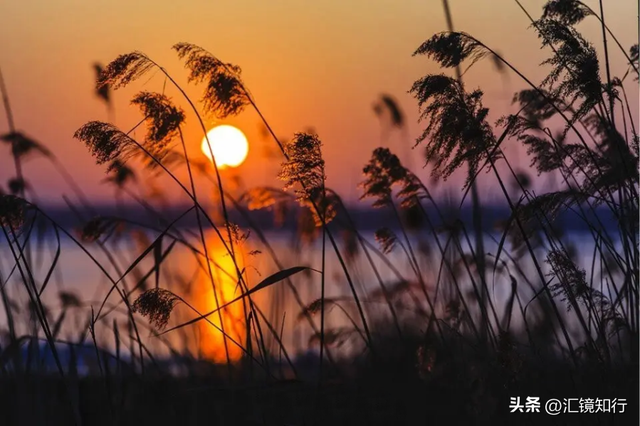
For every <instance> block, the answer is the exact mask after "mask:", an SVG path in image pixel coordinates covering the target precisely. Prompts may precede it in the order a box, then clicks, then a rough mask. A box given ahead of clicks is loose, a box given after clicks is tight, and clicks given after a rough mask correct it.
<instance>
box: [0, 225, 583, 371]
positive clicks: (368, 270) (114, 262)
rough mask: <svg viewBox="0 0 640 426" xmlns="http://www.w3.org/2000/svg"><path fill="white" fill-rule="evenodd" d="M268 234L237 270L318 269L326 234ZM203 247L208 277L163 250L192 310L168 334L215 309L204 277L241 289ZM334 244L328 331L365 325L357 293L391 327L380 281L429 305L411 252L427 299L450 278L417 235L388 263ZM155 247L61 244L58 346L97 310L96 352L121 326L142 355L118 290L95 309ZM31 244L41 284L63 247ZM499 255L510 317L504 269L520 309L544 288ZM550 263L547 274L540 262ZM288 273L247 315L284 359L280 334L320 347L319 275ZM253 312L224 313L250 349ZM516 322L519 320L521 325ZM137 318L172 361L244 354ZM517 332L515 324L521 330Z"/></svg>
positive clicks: (7, 261)
mask: <svg viewBox="0 0 640 426" xmlns="http://www.w3.org/2000/svg"><path fill="white" fill-rule="evenodd" d="M365 237H366V241H367V243H368V244H369V245H370V247H371V248H374V247H375V248H377V247H379V246H378V244H377V243H376V242H375V239H374V237H373V235H372V234H368V235H366V236H365ZM499 238H500V236H499V235H496V236H492V237H487V238H486V240H485V250H486V251H487V252H488V253H492V254H495V253H496V252H497V248H498V245H497V240H498V239H499ZM265 239H266V240H267V241H268V243H269V246H266V245H265V244H263V243H262V242H261V241H260V239H259V238H258V237H257V236H256V235H250V236H249V238H248V239H247V240H246V241H244V242H243V243H241V244H239V245H238V244H237V245H236V247H235V249H236V250H237V254H238V256H237V258H238V267H239V268H240V270H241V271H242V273H243V275H244V277H245V280H246V283H247V285H248V286H249V288H251V287H253V286H255V285H257V284H258V283H259V282H261V281H262V280H264V279H265V278H266V277H268V276H270V275H271V274H273V273H275V272H276V271H279V270H281V269H287V268H292V267H296V266H307V267H310V268H313V269H315V270H320V269H322V256H321V254H322V245H321V239H319V238H318V239H316V240H315V242H314V243H311V244H310V243H304V242H303V241H302V240H301V239H300V238H298V237H296V236H294V235H292V234H290V233H278V232H270V233H266V234H265ZM206 240H207V250H208V254H209V258H210V259H212V261H211V262H210V265H211V271H209V268H208V266H207V265H206V263H205V262H204V257H203V256H196V255H194V253H193V252H192V251H191V250H190V249H189V248H187V247H185V246H184V245H181V244H177V245H176V246H174V247H172V249H171V252H170V254H168V255H167V260H166V261H165V262H163V263H162V265H161V268H160V269H161V273H160V277H159V278H158V279H157V282H158V284H159V286H160V287H161V288H167V289H170V290H171V291H173V292H174V293H176V294H177V295H179V296H180V297H182V298H183V299H184V300H185V301H186V302H187V303H188V304H189V305H191V306H192V307H193V309H192V308H189V307H188V306H187V305H185V304H183V303H179V304H177V306H176V308H175V309H174V311H173V313H172V315H171V319H170V322H169V325H168V328H171V327H172V326H175V325H178V324H181V323H183V322H185V321H187V320H189V319H192V318H194V317H196V316H197V314H196V313H195V312H194V309H195V310H197V311H198V312H200V313H205V312H209V311H211V310H213V309H215V307H216V306H217V304H216V301H215V296H214V291H213V289H212V286H211V280H210V279H209V277H210V276H211V275H213V277H214V283H215V285H216V289H217V296H218V299H219V300H218V303H220V304H223V303H225V302H229V301H231V300H233V299H234V298H236V297H237V296H238V295H240V293H241V290H242V289H241V288H240V287H239V286H238V284H237V280H236V278H235V277H236V272H235V265H234V264H233V261H232V259H231V257H230V256H228V254H227V253H226V250H225V248H224V247H223V246H222V244H221V243H220V242H219V239H218V238H217V237H216V236H215V235H214V234H213V233H209V234H208V235H207V238H206ZM567 240H568V241H569V242H570V243H571V244H573V245H574V246H575V247H578V248H579V252H578V262H579V263H580V266H581V267H583V268H585V269H587V270H589V268H590V263H591V255H592V252H593V241H592V240H590V238H589V236H588V235H584V234H578V233H576V234H572V235H570V236H569V237H568V238H567ZM189 241H191V243H192V244H193V245H194V246H195V247H197V248H198V249H201V247H202V246H201V244H198V242H197V240H195V239H194V238H191V239H190V240H189ZM336 241H337V244H338V246H339V249H340V252H341V254H342V255H343V256H344V258H343V260H344V262H346V264H347V270H348V273H349V275H348V277H347V274H345V272H344V269H343V268H342V266H341V263H340V261H339V259H338V256H337V255H336V253H335V250H334V249H333V247H332V246H331V244H330V243H329V240H328V239H327V242H326V244H327V249H326V260H325V262H326V270H327V274H326V276H325V280H326V283H325V284H326V287H325V292H326V293H325V297H326V300H327V303H326V312H327V314H326V326H325V327H326V329H327V330H329V329H334V330H339V329H346V328H353V323H355V324H357V325H359V326H360V324H361V322H360V316H359V315H360V314H359V310H358V309H357V306H356V304H355V303H353V291H356V292H357V295H358V297H359V298H360V299H361V302H362V308H363V310H364V311H365V314H366V315H367V318H368V320H369V321H373V320H375V319H376V318H387V320H388V318H389V310H388V307H387V304H386V301H385V299H384V298H383V297H381V296H380V295H381V291H380V282H383V283H384V284H385V287H386V289H387V291H390V292H393V291H395V290H397V289H400V288H401V284H400V283H401V282H403V280H406V281H407V282H410V283H413V284H412V285H410V286H409V287H405V288H409V289H410V290H409V291H410V292H411V293H408V292H407V291H406V290H405V291H404V292H403V293H404V294H403V295H401V296H399V303H398V306H402V307H401V308H400V309H399V311H398V312H399V314H398V315H400V316H407V317H409V316H410V315H411V311H412V309H415V307H416V300H418V301H419V303H420V304H422V305H423V306H426V303H425V300H426V299H425V296H424V294H423V293H424V292H423V291H422V287H421V286H420V285H419V283H418V280H417V275H416V271H415V267H414V266H412V263H411V262H410V260H409V258H410V257H412V256H415V258H416V259H417V260H418V265H417V267H418V269H419V271H420V274H421V276H422V277H423V281H424V283H425V287H426V288H427V289H428V293H429V294H430V295H431V297H432V298H433V297H436V296H435V288H436V286H437V284H436V283H437V282H438V277H441V278H442V277H445V276H446V275H447V270H446V269H447V268H445V267H442V265H441V264H440V257H439V256H438V255H437V253H438V252H439V250H438V247H437V244H436V242H435V241H434V240H433V239H431V240H425V241H422V242H420V241H419V240H417V239H416V238H412V240H411V247H412V251H409V250H408V249H407V246H406V244H405V243H404V241H403V242H402V243H403V245H400V244H397V245H396V247H395V249H394V250H393V251H392V252H391V253H389V254H388V255H387V256H385V259H386V260H383V257H382V255H381V254H380V253H376V251H375V250H373V249H369V250H368V252H369V255H370V258H367V256H366V255H364V253H363V252H362V249H361V248H360V250H359V254H357V255H356V256H354V257H351V256H349V255H348V253H349V250H348V249H346V246H345V243H346V242H345V240H344V238H343V236H342V235H336ZM400 241H402V240H400ZM151 242H152V240H150V239H149V237H146V236H143V235H142V234H140V235H137V236H135V237H133V238H123V239H120V240H118V241H110V242H108V243H107V251H104V250H101V249H100V248H99V247H98V246H97V245H96V244H91V245H86V246H85V249H86V250H87V252H85V251H84V250H83V249H82V248H80V247H79V246H78V245H77V244H76V243H75V242H74V241H72V240H71V239H69V238H62V239H61V240H60V252H59V258H58V259H57V261H56V262H57V263H56V264H55V268H54V269H53V273H52V274H51V279H50V281H49V282H48V284H47V287H46V288H45V289H44V291H43V292H42V300H43V302H44V305H45V306H46V308H47V310H48V312H49V321H50V323H52V324H55V323H56V322H58V321H59V320H60V318H61V315H63V314H64V318H63V321H62V322H61V326H60V332H59V334H58V338H59V339H60V340H65V341H69V342H78V341H79V340H80V339H81V336H83V335H84V336H85V340H84V341H85V342H86V343H90V340H89V339H90V337H89V336H87V335H86V333H85V332H84V331H85V330H86V329H87V326H86V325H87V321H88V320H89V319H90V316H91V310H92V309H93V312H94V314H95V315H97V314H98V312H99V311H100V315H101V317H100V321H99V322H98V323H97V324H96V328H95V330H96V340H97V343H98V345H99V346H100V347H103V348H105V349H107V350H110V351H113V350H115V347H116V344H115V331H114V330H115V329H116V328H118V335H119V336H120V338H121V342H120V345H119V346H120V347H119V351H120V353H121V354H122V356H125V357H126V356H127V354H129V353H130V351H132V350H134V351H138V350H139V348H137V347H135V346H132V345H131V343H130V341H131V339H129V338H128V336H129V334H130V333H131V334H133V333H135V330H129V329H128V326H127V315H126V312H127V310H126V309H125V308H124V304H123V302H122V300H121V297H120V296H118V293H117V292H115V291H113V292H111V295H110V296H109V297H108V298H106V304H105V307H104V308H103V309H102V310H100V306H101V305H102V302H103V301H104V300H105V297H106V295H107V294H108V293H109V291H110V289H111V287H112V280H116V281H117V280H118V279H119V278H120V277H121V276H122V274H123V273H124V271H126V270H127V269H128V268H129V266H130V265H131V264H132V263H133V262H134V260H135V259H136V258H137V257H138V256H139V255H140V254H141V253H143V252H144V250H145V249H146V248H147V247H148V246H149V244H150V243H151ZM440 242H441V244H442V245H445V244H447V240H446V238H445V237H444V236H442V237H441V241H440ZM469 243H470V244H472V245H473V241H469V242H467V241H462V242H461V243H460V244H461V249H462V250H463V251H464V252H466V253H468V252H469V251H470V250H469ZM32 244H34V245H32V246H31V248H30V250H27V252H30V253H31V256H32V259H31V262H32V264H33V265H36V267H34V277H35V281H36V282H37V283H38V285H39V286H41V285H42V283H43V282H44V280H45V277H46V276H47V275H48V273H49V270H50V268H51V265H52V264H53V262H54V260H55V258H56V249H57V242H56V240H55V239H53V238H49V239H47V240H45V242H44V246H40V247H37V246H35V241H34V242H33V243H32ZM170 244H171V241H170V240H169V239H168V238H165V241H163V245H162V250H163V251H164V250H167V249H168V248H169V246H170ZM454 249H455V247H454ZM505 249H506V250H507V252H509V247H508V245H507V246H505ZM258 251H259V252H260V253H258ZM454 251H455V250H454ZM272 253H274V254H275V257H274V256H272ZM0 255H1V258H0V273H1V277H2V281H3V282H5V281H6V284H5V289H6V290H7V293H8V295H9V297H10V299H11V300H12V301H13V304H14V305H15V309H14V316H16V323H17V328H18V334H21V333H29V332H30V330H31V327H32V324H33V322H32V321H30V319H29V318H30V316H29V310H28V309H27V306H28V297H27V293H26V291H25V289H24V287H23V286H24V284H23V281H22V280H21V279H20V273H19V271H18V270H17V269H16V268H14V266H15V262H14V260H13V256H12V255H11V252H10V251H9V249H8V247H7V246H6V244H4V245H2V249H0ZM90 255H91V256H90ZM92 257H93V259H92ZM153 259H154V253H153V251H152V252H150V253H149V254H148V255H147V256H146V257H145V258H144V259H143V260H142V261H140V262H139V264H138V265H137V267H136V268H134V269H133V270H131V271H130V272H129V273H128V274H127V276H126V278H125V279H124V280H122V282H121V283H119V285H118V288H119V289H121V290H122V291H125V289H126V291H127V292H132V289H134V288H135V287H136V286H137V287H138V288H139V289H138V290H135V291H133V292H132V293H131V294H132V296H131V300H132V301H133V300H135V298H136V297H137V296H138V295H139V294H140V291H141V289H144V288H153V287H154V286H155V285H156V274H155V272H154V260H153ZM502 259H503V260H505V261H506V265H508V266H509V268H508V269H504V270H503V271H502V272H498V273H493V261H492V260H491V259H489V261H488V262H489V265H490V266H489V269H488V270H489V272H488V274H487V280H488V284H489V288H490V292H491V298H492V301H493V302H494V304H495V307H496V311H497V312H502V311H503V309H504V305H505V302H506V300H507V299H508V298H509V295H510V289H511V280H510V277H509V274H512V275H513V276H514V278H516V281H517V284H518V292H519V295H520V297H521V298H522V300H524V301H525V302H526V301H528V300H530V299H531V298H532V296H533V294H534V292H535V289H534V288H529V287H528V285H527V284H526V278H529V279H530V281H531V284H532V285H533V287H536V286H538V288H539V282H540V280H539V278H538V277H536V272H535V269H533V268H532V264H531V262H530V259H529V257H528V255H525V256H524V259H525V260H524V261H523V262H518V265H519V266H521V267H522V270H520V271H518V270H517V268H516V266H515V264H513V263H512V262H511V261H509V260H508V258H507V257H506V256H503V257H502ZM543 259H544V258H543V256H540V258H539V260H540V261H541V262H543ZM98 263H99V264H100V265H101V266H102V267H103V268H104V271H103V270H101V267H99V266H98ZM501 264H502V263H500V265H501ZM543 266H545V267H546V265H545V264H544V263H543ZM453 267H454V269H456V271H457V274H456V278H455V279H457V280H458V281H459V282H460V283H467V284H461V286H462V287H463V290H464V292H463V294H464V296H465V297H466V298H469V299H473V288H472V286H470V285H469V284H468V282H469V279H468V275H465V272H464V265H463V262H462V261H457V262H456V263H454V265H453ZM458 268H459V269H458ZM107 274H108V275H109V277H110V278H109V277H108V276H107ZM145 275H148V277H147V278H146V280H144V281H142V277H144V276H145ZM587 276H589V275H587ZM290 278H291V280H290V284H289V283H288V282H286V281H282V282H279V283H277V284H274V285H272V286H270V287H269V288H267V289H264V290H261V291H259V292H256V293H255V294H254V295H253V296H252V300H253V301H254V302H255V303H256V305H257V309H256V310H254V312H253V313H252V314H251V315H252V316H257V317H261V316H262V315H264V318H266V319H268V321H269V324H270V326H269V325H267V324H266V323H265V322H264V318H261V329H260V332H261V333H262V335H263V338H264V341H265V342H266V346H267V349H268V350H269V351H270V352H271V353H272V354H274V356H278V357H280V356H282V351H281V350H280V349H279V347H278V343H277V340H278V339H276V338H275V337H274V334H275V335H277V336H278V338H279V339H281V341H282V343H283V345H284V348H285V350H286V351H287V352H288V353H289V354H290V355H291V356H294V355H296V354H302V353H304V352H306V351H308V350H309V349H310V348H311V349H313V348H315V347H317V342H315V343H316V344H315V345H314V339H313V330H312V327H311V326H310V324H309V321H308V319H307V318H305V317H304V316H303V315H301V312H302V310H303V306H307V305H309V304H310V303H312V302H313V301H315V300H317V299H319V298H320V295H321V275H320V274H319V273H318V272H315V271H313V270H311V269H308V270H306V271H303V272H299V273H297V274H295V275H292V276H291V277H290ZM349 279H350V280H351V282H352V283H353V288H351V286H350V285H349ZM444 285H445V284H441V287H440V288H441V289H442V288H443V286H444ZM62 292H66V293H72V294H74V295H76V296H77V298H78V299H79V300H80V302H81V304H80V305H79V306H68V305H67V306H66V307H65V306H64V304H63V303H62V302H61V299H60V294H61V293H62ZM444 294H446V291H441V292H440V293H439V295H438V296H437V298H440V300H442V298H443V297H444V296H443V295H444ZM437 298H436V300H437ZM470 303H471V302H470ZM471 304H472V303H471ZM0 311H1V313H0V327H1V328H3V329H5V328H6V326H7V316H6V312H5V310H4V309H0ZM250 311H251V307H250V306H248V305H246V304H243V302H242V301H239V302H236V303H234V304H232V305H231V306H230V307H229V308H227V309H226V310H225V311H224V313H223V315H222V324H223V326H224V328H225V332H226V333H227V335H228V336H230V337H231V338H233V339H234V340H235V341H236V342H238V343H241V344H242V345H243V346H246V343H244V342H246V339H247V335H246V330H247V329H246V322H245V318H247V315H248V312H250ZM405 311H406V312H405ZM440 312H441V315H444V311H442V310H441V311H440ZM105 314H106V315H105ZM209 319H210V321H211V322H212V323H213V324H215V325H216V326H220V318H219V316H218V315H217V314H214V315H211V316H210V317H209ZM313 321H315V324H316V326H317V327H318V329H319V314H318V315H315V316H314V317H313ZM514 321H516V322H517V319H516V320H514ZM137 323H138V325H139V327H138V333H139V334H140V336H141V337H142V338H143V341H144V342H145V345H146V347H147V348H148V350H149V351H151V352H152V353H153V354H155V355H156V356H158V357H160V358H161V357H165V356H168V355H169V354H170V350H169V348H172V350H174V351H177V352H178V353H182V354H190V355H191V356H194V357H196V358H205V359H209V360H214V361H224V360H225V359H226V356H227V353H228V354H229V356H230V357H231V358H232V359H239V358H240V357H241V356H242V354H243V351H242V350H241V349H240V348H239V347H238V346H237V345H235V344H233V343H232V342H230V341H229V340H227V347H226V349H225V344H224V339H223V335H222V333H221V332H220V331H219V330H217V329H216V328H215V327H214V326H213V325H211V324H210V323H207V322H205V321H200V322H199V323H197V324H195V325H190V326H187V327H184V328H181V329H179V330H175V331H172V332H170V333H168V334H165V335H162V336H160V337H156V336H154V328H153V327H152V326H151V327H150V326H149V325H148V323H147V321H146V320H145V319H140V320H139V321H138V322H137ZM514 325H515V326H517V324H515V323H514ZM360 331H362V330H360ZM347 336H348V338H347ZM253 337H254V340H261V339H259V338H258V337H257V336H256V335H255V334H254V336H253ZM254 343H255V342H254ZM336 346H339V348H338V349H337V351H338V352H341V351H342V352H343V353H349V351H352V350H354V349H358V348H361V346H362V344H361V339H360V338H359V336H358V333H350V334H348V335H345V336H344V337H343V338H342V339H338V340H337V341H336Z"/></svg>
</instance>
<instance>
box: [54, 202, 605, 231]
mask: <svg viewBox="0 0 640 426" xmlns="http://www.w3.org/2000/svg"><path fill="white" fill-rule="evenodd" d="M188 208H189V207H188V206H182V205H175V206H171V207H168V208H165V209H164V210H162V211H161V212H156V213H160V214H161V215H162V217H163V219H162V220H159V219H158V216H157V215H154V214H151V213H150V212H148V211H147V210H145V209H144V208H142V207H139V206H135V205H131V206H125V207H122V206H121V207H119V208H117V209H116V208H115V207H113V206H100V205H97V206H94V207H93V212H92V213H87V212H84V213H83V218H79V217H78V214H79V212H72V211H71V210H69V209H67V208H66V207H62V206H48V207H44V208H43V210H44V211H45V212H47V214H48V215H49V217H51V218H52V219H54V220H55V221H56V222H57V223H58V225H61V226H63V227H65V228H75V227H81V226H82V225H83V224H84V223H86V221H87V220H88V219H91V218H94V217H96V216H101V217H106V218H110V219H118V218H122V219H125V220H132V221H134V222H135V223H139V224H141V225H150V226H155V227H158V226H161V224H162V223H163V222H167V221H172V220H174V219H175V218H178V217H179V216H180V215H182V214H183V213H184V212H185V211H186V210H187V209H188ZM427 213H428V214H429V216H430V219H431V223H432V225H433V226H435V227H443V226H444V227H447V228H450V227H456V226H460V225H464V226H466V227H469V226H471V224H472V221H473V211H472V209H471V207H470V206H462V207H461V208H457V207H452V208H450V209H449V210H448V211H445V212H444V213H445V215H444V216H445V220H446V221H447V223H443V220H442V218H441V217H440V216H439V215H438V214H437V213H436V212H435V211H428V212H427ZM300 216H301V208H300V207H294V206H291V207H290V209H288V211H287V212H286V213H284V216H282V213H280V214H276V213H274V211H272V210H268V209H261V210H245V211H244V212H240V211H238V210H235V209H233V208H230V209H229V218H230V220H231V221H232V222H233V223H235V224H237V225H239V226H242V227H250V226H251V224H253V225H254V226H256V227H258V228H259V229H261V230H269V231H277V230H294V229H296V227H297V226H299V218H300ZM278 217H279V218H278ZM349 217H350V221H351V222H353V223H354V224H355V225H356V227H357V228H358V229H359V230H361V231H375V230H377V229H379V228H382V227H388V228H395V227H396V226H397V220H395V215H394V213H393V211H391V210H388V209H384V208H381V209H371V208H362V207H350V208H349ZM509 217H510V210H509V208H508V207H506V206H504V207H503V206H497V205H489V206H485V207H484V208H483V211H482V221H483V222H482V225H483V228H484V230H485V231H493V230H495V231H498V230H501V229H503V226H504V225H505V224H506V223H507V222H508V221H509ZM336 219H337V220H336V221H335V223H332V224H331V225H330V226H333V227H340V223H341V222H342V223H343V224H344V223H345V222H344V221H343V220H344V219H345V214H344V212H338V214H337V217H336ZM341 219H343V220H341ZM585 219H586V220H585ZM406 220H408V221H411V220H412V219H411V217H410V215H407V217H406ZM249 222H251V224H250V223H249ZM419 222H420V223H414V225H415V226H427V225H426V223H424V222H425V221H424V219H422V220H419ZM553 223H554V227H555V228H556V229H558V230H561V231H574V232H575V231H586V230H588V229H589V226H588V225H587V224H588V223H590V224H591V226H592V227H595V228H596V229H597V228H603V229H606V230H613V229H616V228H617V220H616V218H615V217H614V216H613V214H612V212H611V210H610V209H607V208H597V209H595V213H594V211H585V212H578V211H577V210H570V209H568V210H565V211H563V212H561V213H560V214H559V215H558V217H556V218H555V219H554V220H553ZM176 225H177V226H179V227H197V220H196V215H195V211H191V212H189V213H188V214H187V215H185V216H184V217H183V218H182V219H180V220H179V221H178V222H177V223H176Z"/></svg>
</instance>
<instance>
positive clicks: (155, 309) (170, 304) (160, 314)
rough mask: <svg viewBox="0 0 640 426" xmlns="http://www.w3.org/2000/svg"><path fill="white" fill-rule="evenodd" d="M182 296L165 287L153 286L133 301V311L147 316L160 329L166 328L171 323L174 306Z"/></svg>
mask: <svg viewBox="0 0 640 426" xmlns="http://www.w3.org/2000/svg"><path fill="white" fill-rule="evenodd" d="M179 301H180V298H179V297H178V296H176V295H175V294H173V293H172V292H171V291H169V290H166V289H163V288H152V289H150V290H147V291H145V292H144V293H142V294H141V295H140V296H139V297H138V298H137V299H136V301H135V302H134V303H133V307H132V308H133V309H132V310H133V312H138V313H140V315H142V316H144V317H147V318H148V319H149V322H150V323H151V324H153V325H154V326H155V327H156V328H157V329H158V330H164V329H165V328H166V326H167V324H168V323H169V318H170V316H171V312H173V308H175V306H176V304H177V303H178V302H179Z"/></svg>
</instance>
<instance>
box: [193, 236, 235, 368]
mask: <svg viewBox="0 0 640 426" xmlns="http://www.w3.org/2000/svg"><path fill="white" fill-rule="evenodd" d="M207 248H208V250H209V257H210V258H212V259H216V260H215V263H214V262H213V261H210V266H211V271H212V275H213V283H214V286H215V289H216V294H214V292H213V286H212V285H211V279H210V276H209V271H208V270H207V269H206V267H205V269H204V270H201V271H200V278H199V279H198V283H197V286H196V287H197V290H196V291H197V295H196V301H197V308H198V310H199V311H200V312H202V313H204V312H210V311H213V310H215V309H216V307H217V306H221V305H224V304H225V303H227V302H229V301H231V300H233V299H234V298H235V297H238V295H239V294H240V289H239V288H238V289H236V287H237V278H236V277H237V274H236V273H235V272H234V271H235V266H234V264H233V259H232V258H231V257H230V256H228V255H227V252H226V250H225V248H224V246H223V245H222V244H221V243H220V241H219V240H218V239H217V238H210V239H209V241H207ZM234 248H235V250H236V251H238V250H241V248H239V247H234ZM241 258H242V256H237V259H238V262H240V259H241ZM238 266H239V267H240V268H242V266H241V265H238ZM216 295H217V298H218V301H217V303H216ZM244 317H245V316H244V308H243V304H242V302H241V301H238V302H236V303H234V304H232V305H230V306H228V307H227V308H225V309H224V310H223V311H222V323H223V327H220V317H219V316H218V314H217V313H216V314H213V315H211V316H209V320H210V321H211V323H213V324H215V325H216V327H220V328H224V331H225V333H226V334H227V335H228V336H230V337H231V338H233V340H235V341H236V342H237V343H238V344H240V345H244V343H245V340H246V338H245V333H246V331H245V330H246V325H245V323H244ZM211 323H209V322H207V321H200V322H199V323H198V324H199V331H200V350H201V351H202V355H203V356H204V358H206V359H208V360H210V361H213V362H218V363H225V362H227V356H226V353H225V342H224V340H225V337H224V334H222V332H221V331H220V330H218V329H217V328H216V327H214V326H213V325H212V324H211ZM227 350H228V351H229V359H230V360H231V361H237V360H239V359H240V358H241V357H242V354H243V352H242V349H241V348H240V347H238V345H237V344H235V343H233V342H232V341H231V340H229V339H227Z"/></svg>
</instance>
